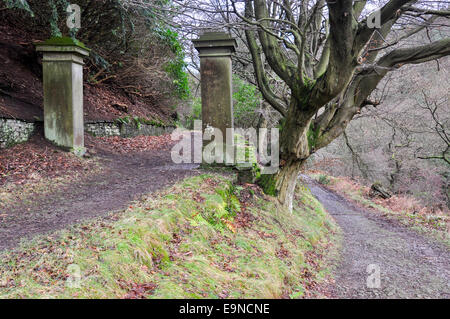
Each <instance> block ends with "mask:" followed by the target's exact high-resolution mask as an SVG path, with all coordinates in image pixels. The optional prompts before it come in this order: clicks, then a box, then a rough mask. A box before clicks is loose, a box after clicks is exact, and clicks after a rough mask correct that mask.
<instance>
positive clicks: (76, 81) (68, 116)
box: [36, 37, 90, 156]
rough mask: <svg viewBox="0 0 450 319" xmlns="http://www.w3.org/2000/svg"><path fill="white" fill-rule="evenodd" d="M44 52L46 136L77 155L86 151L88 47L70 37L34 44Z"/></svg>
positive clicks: (38, 49)
mask: <svg viewBox="0 0 450 319" xmlns="http://www.w3.org/2000/svg"><path fill="white" fill-rule="evenodd" d="M36 50H37V51H41V52H43V60H42V65H43V78H44V83H43V84H44V85H43V86H44V129H45V137H46V138H47V139H48V140H50V141H52V142H53V143H55V144H56V145H59V146H62V147H64V148H67V149H68V150H70V151H72V152H74V153H75V154H77V155H80V156H81V155H83V154H84V153H85V148H84V120H83V64H84V63H83V58H84V57H86V56H88V55H89V51H90V50H89V49H88V48H86V47H85V46H84V45H83V44H82V43H81V42H79V41H77V40H73V39H71V38H66V37H64V38H51V39H49V40H47V41H45V42H42V43H38V44H36Z"/></svg>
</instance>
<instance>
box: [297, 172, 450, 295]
mask: <svg viewBox="0 0 450 319" xmlns="http://www.w3.org/2000/svg"><path fill="white" fill-rule="evenodd" d="M302 178H303V180H304V181H305V182H306V184H307V185H308V186H309V187H310V189H311V192H312V193H313V195H314V196H315V197H316V198H317V199H318V200H319V201H320V202H321V203H322V205H323V206H324V207H325V208H326V209H327V211H328V212H329V213H330V214H331V215H332V216H333V217H334V218H335V220H336V221H337V223H338V224H339V226H340V227H341V229H342V231H343V244H342V245H343V247H342V255H341V260H340V261H339V265H338V266H337V270H336V278H335V280H336V284H335V286H334V287H333V288H332V289H331V292H332V296H333V297H336V298H352V299H353V298H450V250H449V249H448V248H447V247H445V246H444V245H442V244H440V243H437V242H435V241H433V240H431V239H428V238H425V237H424V236H421V235H419V234H417V233H416V232H414V231H412V230H410V229H407V228H405V227H404V226H401V225H398V224H397V223H395V222H392V221H388V220H386V219H384V218H382V217H380V216H378V215H376V214H374V213H370V212H368V211H365V210H364V209H361V208H358V207H356V206H355V205H353V204H351V203H350V202H349V201H347V200H346V199H344V198H343V197H341V196H339V195H337V194H335V193H334V192H332V191H330V190H327V189H325V188H323V187H322V186H320V185H318V184H317V183H316V182H314V181H312V180H311V179H309V178H307V177H304V176H303V177H302ZM369 265H372V266H369ZM368 266H369V267H371V268H370V273H369V272H368ZM377 269H379V270H380V276H379V278H380V288H373V287H374V286H376V284H377V281H376V274H375V273H374V271H376V270H377ZM368 277H370V278H369V286H371V287H372V288H368V287H367V280H368Z"/></svg>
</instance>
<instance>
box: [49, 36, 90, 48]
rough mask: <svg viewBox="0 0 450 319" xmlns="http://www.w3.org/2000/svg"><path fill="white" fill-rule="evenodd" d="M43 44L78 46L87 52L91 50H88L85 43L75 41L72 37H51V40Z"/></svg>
mask: <svg viewBox="0 0 450 319" xmlns="http://www.w3.org/2000/svg"><path fill="white" fill-rule="evenodd" d="M43 44H48V45H62V46H69V45H76V46H79V47H81V48H83V49H85V50H89V48H87V47H86V46H85V45H84V43H83V42H81V41H79V40H77V39H73V38H71V37H51V38H50V39H48V40H46V41H44V43H43Z"/></svg>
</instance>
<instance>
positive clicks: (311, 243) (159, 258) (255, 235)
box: [0, 174, 339, 298]
mask: <svg viewBox="0 0 450 319" xmlns="http://www.w3.org/2000/svg"><path fill="white" fill-rule="evenodd" d="M338 237H339V235H338V229H337V226H336V225H335V224H334V222H333V220H332V219H331V218H330V217H329V215H327V214H326V213H325V212H324V210H323V208H322V206H321V205H320V203H318V202H317V201H316V200H315V199H314V198H313V197H312V195H311V194H310V193H309V192H308V191H307V190H306V189H299V191H298V195H297V196H296V204H295V207H294V212H293V213H288V212H286V211H284V210H282V209H279V208H278V206H277V204H276V203H275V201H274V200H273V199H271V198H268V197H266V196H265V195H263V194H262V193H261V191H260V189H259V188H257V187H256V186H251V185H247V186H245V187H241V186H234V185H232V183H231V177H226V176H222V175H218V174H211V175H202V176H198V177H193V178H189V179H186V180H184V181H183V182H180V183H178V184H176V185H175V186H173V187H171V188H169V189H167V190H165V191H162V192H160V193H158V194H152V195H151V196H148V197H145V198H143V199H141V200H140V201H138V202H135V203H133V204H132V205H131V206H130V207H129V208H128V209H127V210H126V211H124V212H122V213H120V214H116V215H114V216H111V217H110V218H108V219H102V220H100V219H99V220H96V221H92V222H89V223H87V224H83V225H78V226H75V227H72V228H70V229H67V230H65V231H62V232H59V233H57V234H54V235H52V236H46V237H42V238H39V239H36V240H34V241H33V242H28V243H25V244H23V245H22V247H21V248H20V249H18V250H17V251H14V252H9V253H3V254H2V255H0V260H1V262H0V278H1V279H0V297H1V298H19V297H20V298H74V297H75V298H299V297H311V296H315V297H318V296H319V297H320V296H321V293H320V292H319V290H318V287H320V286H321V284H323V283H324V282H325V281H326V280H327V279H328V278H329V276H330V270H331V269H330V259H331V257H332V255H333V254H334V253H335V252H336V248H337V247H336V244H335V243H336V242H337V239H338Z"/></svg>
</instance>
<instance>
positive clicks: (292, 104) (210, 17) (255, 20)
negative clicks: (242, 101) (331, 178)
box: [129, 0, 450, 209]
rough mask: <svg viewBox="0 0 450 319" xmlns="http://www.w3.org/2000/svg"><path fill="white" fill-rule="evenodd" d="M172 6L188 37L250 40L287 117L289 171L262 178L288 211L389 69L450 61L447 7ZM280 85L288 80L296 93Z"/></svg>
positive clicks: (270, 2)
mask: <svg viewBox="0 0 450 319" xmlns="http://www.w3.org/2000/svg"><path fill="white" fill-rule="evenodd" d="M129 2H130V3H134V4H135V5H142V3H145V2H146V1H138V0H129ZM172 4H173V5H174V7H179V8H182V9H181V10H180V12H181V14H180V20H179V21H180V26H181V25H184V27H185V29H186V30H187V31H186V32H187V33H191V34H194V33H195V32H196V31H198V30H204V29H211V28H212V29H218V28H222V29H225V30H230V31H231V32H234V33H235V34H239V33H241V34H243V35H245V47H246V48H248V52H249V53H250V56H251V64H252V66H253V73H254V79H255V82H256V83H257V84H258V86H259V89H260V91H261V93H262V95H263V97H264V99H265V100H266V101H267V102H268V103H269V104H270V105H271V106H272V107H273V108H274V109H276V110H277V111H278V112H279V113H280V114H281V115H282V116H284V117H285V119H284V123H283V126H282V131H281V140H280V144H281V145H280V146H281V159H282V161H281V163H282V167H281V168H280V170H279V172H278V173H277V174H275V175H273V176H263V178H262V180H261V181H260V183H261V185H262V186H263V187H264V188H265V190H266V191H268V192H270V193H272V194H276V195H277V196H278V199H279V201H280V202H281V203H282V204H283V205H284V206H286V207H287V208H289V209H291V208H292V199H293V193H294V189H295V185H296V181H297V177H298V173H299V171H300V169H301V167H302V166H303V164H304V163H305V161H306V159H307V158H308V157H309V156H310V155H311V154H313V153H314V152H316V151H317V150H319V149H321V148H323V147H325V146H327V145H328V144H329V143H330V142H331V141H333V140H334V139H336V138H337V137H338V136H340V135H341V134H342V133H343V132H344V130H345V129H346V127H347V125H348V123H349V122H350V121H351V120H352V119H353V118H354V116H355V115H357V114H358V113H360V112H361V110H362V109H363V108H364V107H366V106H368V105H373V104H374V103H375V102H374V101H371V100H370V96H371V93H372V92H373V91H374V90H375V89H376V87H377V85H378V84H379V82H380V81H381V80H382V79H383V78H384V77H385V76H386V75H387V74H388V73H389V72H390V71H393V70H396V69H398V68H400V67H401V66H403V65H406V64H416V63H423V62H426V61H430V60H435V59H439V58H441V57H444V56H447V55H449V54H450V38H449V37H448V29H447V28H446V21H447V20H446V19H447V18H448V17H449V16H450V11H449V10H448V3H446V2H445V1H408V0H389V1H387V0H385V1H351V0H340V1H335V0H317V1H301V0H297V1H293V0H209V1H207V0H199V1H191V0H185V1H172ZM379 6H380V8H379V9H377V8H378V7H379ZM229 10H232V11H233V14H234V15H230V14H229V13H230V12H229ZM370 11H372V12H378V13H379V15H378V16H379V25H376V23H375V25H374V23H373V22H376V21H374V19H373V17H374V15H368V13H369V12H370ZM376 16H377V15H375V17H376ZM242 30H243V31H242ZM421 31H425V32H427V35H428V37H429V39H430V41H429V43H427V44H422V45H418V44H417V43H415V42H414V41H412V40H411V39H412V36H413V35H415V34H417V33H418V32H421ZM244 53H245V52H244ZM241 59H245V57H242V58H241ZM247 60H248V59H247ZM273 81H281V82H282V83H283V84H284V85H285V87H287V88H288V92H286V91H284V90H283V89H281V90H280V89H279V87H280V86H274V85H273V84H272V83H273ZM281 87H282V86H281Z"/></svg>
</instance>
